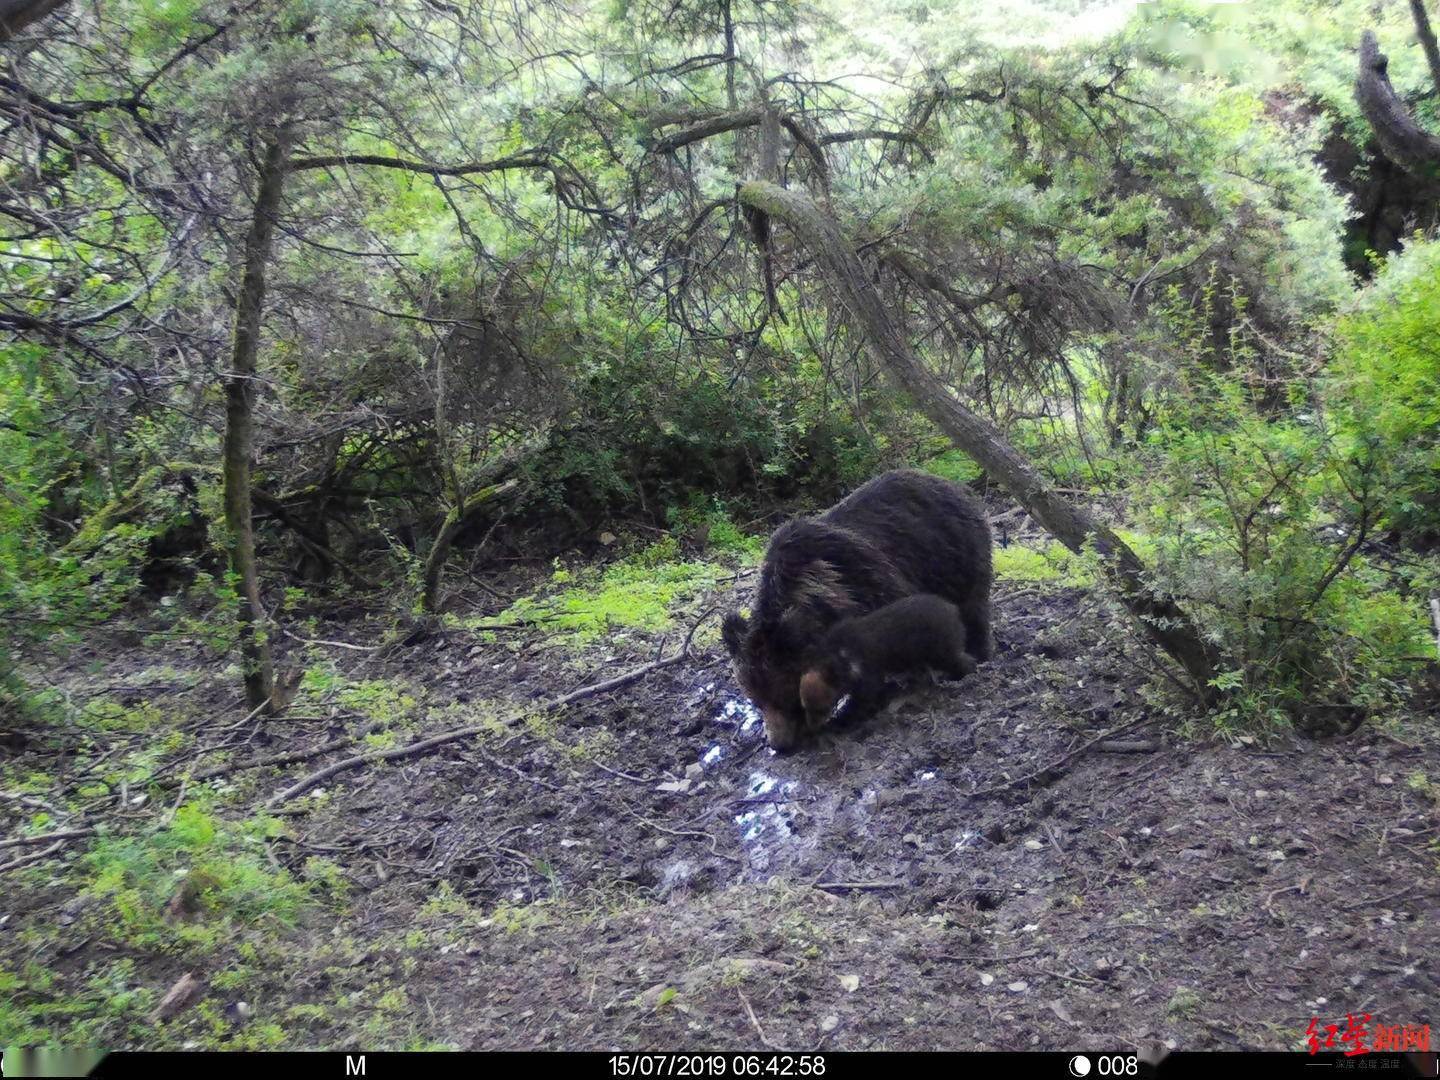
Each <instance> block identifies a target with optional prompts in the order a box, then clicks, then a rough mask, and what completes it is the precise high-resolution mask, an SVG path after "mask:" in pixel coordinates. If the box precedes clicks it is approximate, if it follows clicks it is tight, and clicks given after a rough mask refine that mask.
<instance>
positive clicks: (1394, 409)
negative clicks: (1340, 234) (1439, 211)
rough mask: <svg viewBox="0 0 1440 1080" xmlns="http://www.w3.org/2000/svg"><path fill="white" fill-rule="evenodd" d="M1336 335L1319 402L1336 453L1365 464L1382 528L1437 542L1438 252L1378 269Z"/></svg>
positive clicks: (1409, 253) (1415, 253)
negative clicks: (1370, 465) (1333, 430)
mask: <svg viewBox="0 0 1440 1080" xmlns="http://www.w3.org/2000/svg"><path fill="white" fill-rule="evenodd" d="M1336 329H1337V333H1336V340H1337V350H1336V356H1335V361H1334V363H1333V364H1332V366H1331V375H1330V379H1329V382H1328V385H1327V387H1326V398H1327V401H1328V403H1329V406H1330V411H1331V413H1332V414H1333V415H1334V417H1335V418H1336V422H1337V425H1338V427H1339V430H1340V434H1341V436H1342V438H1343V440H1344V442H1345V446H1346V448H1347V450H1348V452H1350V453H1352V454H1360V453H1372V454H1373V455H1374V457H1375V460H1376V464H1377V466H1378V468H1379V473H1380V475H1379V477H1378V478H1377V482H1378V484H1379V486H1380V488H1381V489H1382V496H1381V502H1382V508H1383V512H1384V521H1385V523H1386V524H1388V525H1390V526H1393V527H1394V528H1396V529H1398V530H1400V531H1401V532H1402V533H1403V534H1405V535H1406V536H1407V537H1409V538H1410V539H1411V540H1413V541H1416V542H1420V543H1430V544H1434V543H1436V542H1440V243H1436V242H1433V241H1431V242H1418V241H1417V242H1416V243H1413V244H1411V245H1410V246H1409V247H1408V248H1406V249H1405V251H1404V253H1403V254H1401V255H1399V256H1397V257H1395V258H1393V259H1391V260H1390V261H1389V262H1388V263H1386V264H1385V265H1384V267H1383V268H1382V270H1381V271H1380V274H1379V276H1378V277H1377V278H1376V280H1375V282H1374V284H1372V285H1371V286H1370V287H1369V288H1367V289H1366V290H1365V291H1364V292H1363V293H1361V294H1360V297H1359V299H1358V301H1357V303H1356V304H1355V306H1354V308H1353V309H1352V310H1351V311H1349V312H1348V313H1347V314H1346V315H1345V316H1344V317H1343V318H1341V319H1340V320H1339V322H1338V325H1337V328H1336Z"/></svg>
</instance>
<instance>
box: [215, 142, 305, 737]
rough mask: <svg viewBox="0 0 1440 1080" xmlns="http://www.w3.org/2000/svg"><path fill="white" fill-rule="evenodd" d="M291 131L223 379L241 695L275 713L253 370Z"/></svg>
mask: <svg viewBox="0 0 1440 1080" xmlns="http://www.w3.org/2000/svg"><path fill="white" fill-rule="evenodd" d="M293 139H294V133H293V131H292V129H291V128H290V127H289V126H288V125H283V126H281V127H280V128H279V129H278V130H277V131H276V132H275V133H274V134H273V135H272V136H271V137H270V139H269V140H268V141H267V142H266V144H265V154H264V157H263V159H262V161H261V164H260V175H259V190H258V191H257V193H256V195H255V209H254V213H253V215H252V216H251V219H250V231H249V232H248V233H247V234H246V237H245V266H244V271H243V276H242V278H241V282H240V296H239V299H238V300H237V301H236V304H235V331H234V337H233V342H232V348H231V355H230V372H229V374H228V375H227V376H226V377H225V445H224V487H225V526H226V529H227V531H228V533H229V544H230V552H229V554H230V569H231V570H232V571H233V572H234V574H235V576H236V578H238V579H239V585H240V614H239V617H240V654H241V662H242V663H243V664H244V667H245V700H246V702H247V703H248V705H249V706H250V708H251V709H253V710H259V711H262V712H267V713H273V712H275V711H276V709H275V702H274V700H273V697H274V693H275V667H274V663H273V661H272V659H271V655H270V641H269V635H268V634H267V632H266V628H265V608H264V605H263V603H262V601H261V598H260V572H259V568H258V567H257V566H256V563H255V526H254V522H253V520H252V516H251V495H250V469H251V458H252V457H253V455H254V449H255V373H256V357H257V356H258V354H259V351H260V322H261V318H262V316H263V315H264V311H265V270H266V267H267V266H268V264H269V261H270V251H271V247H272V246H273V241H274V237H275V217H276V215H277V213H278V212H279V209H280V199H281V196H282V195H283V193H284V190H285V172H286V167H287V165H288V163H289V158H290V148H291V144H292V142H293Z"/></svg>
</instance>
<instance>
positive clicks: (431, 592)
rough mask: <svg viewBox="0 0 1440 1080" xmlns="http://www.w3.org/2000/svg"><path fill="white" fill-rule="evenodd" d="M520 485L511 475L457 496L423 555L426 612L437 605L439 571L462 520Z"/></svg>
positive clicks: (424, 605)
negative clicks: (500, 481)
mask: <svg viewBox="0 0 1440 1080" xmlns="http://www.w3.org/2000/svg"><path fill="white" fill-rule="evenodd" d="M519 485H520V481H519V480H516V479H514V478H511V479H509V480H506V481H505V482H504V483H503V484H490V485H489V486H487V487H482V488H481V489H480V490H479V491H477V492H475V493H474V494H473V495H470V496H468V497H466V498H465V499H463V500H457V501H456V504H455V506H453V507H452V508H451V510H450V512H449V513H448V514H446V515H445V522H444V524H442V525H441V526H440V532H439V533H438V534H437V535H436V537H435V542H434V543H433V544H431V545H430V554H429V555H427V556H426V558H425V584H424V586H423V588H422V589H421V592H420V606H421V608H422V609H423V610H424V611H425V612H426V614H431V615H433V614H434V613H435V608H436V605H437V604H439V602H440V573H441V571H443V570H444V569H445V560H446V559H447V558H449V557H450V548H451V546H452V545H453V544H454V543H455V537H456V536H457V535H459V533H460V530H461V529H462V528H464V527H465V523H466V522H467V521H469V520H470V518H471V517H473V516H474V515H475V514H476V513H477V512H479V511H480V509H481V508H483V507H484V506H485V504H486V503H490V502H493V501H494V500H496V499H498V498H499V497H500V496H502V495H507V494H509V493H510V492H511V491H513V490H515V488H517V487H518V486H519Z"/></svg>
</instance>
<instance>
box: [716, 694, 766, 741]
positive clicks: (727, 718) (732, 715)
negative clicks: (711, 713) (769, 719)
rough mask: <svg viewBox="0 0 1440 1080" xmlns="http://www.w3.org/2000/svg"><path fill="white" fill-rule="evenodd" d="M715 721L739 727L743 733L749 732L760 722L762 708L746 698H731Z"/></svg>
mask: <svg viewBox="0 0 1440 1080" xmlns="http://www.w3.org/2000/svg"><path fill="white" fill-rule="evenodd" d="M715 722H716V723H717V724H726V725H728V726H732V727H737V728H739V729H740V731H741V733H742V734H744V733H749V732H751V731H753V730H755V725H756V724H758V723H760V710H759V709H757V708H755V706H754V705H751V704H750V702H748V701H746V700H745V699H744V698H731V699H730V700H729V701H727V702H725V707H724V708H723V709H721V710H720V711H719V713H717V714H716V716H715Z"/></svg>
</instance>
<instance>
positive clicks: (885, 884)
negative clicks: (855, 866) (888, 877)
mask: <svg viewBox="0 0 1440 1080" xmlns="http://www.w3.org/2000/svg"><path fill="white" fill-rule="evenodd" d="M904 887H905V882H903V881H817V882H816V883H815V885H814V888H817V889H848V890H850V891H852V892H876V891H879V890H882V889H903V888H904Z"/></svg>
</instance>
